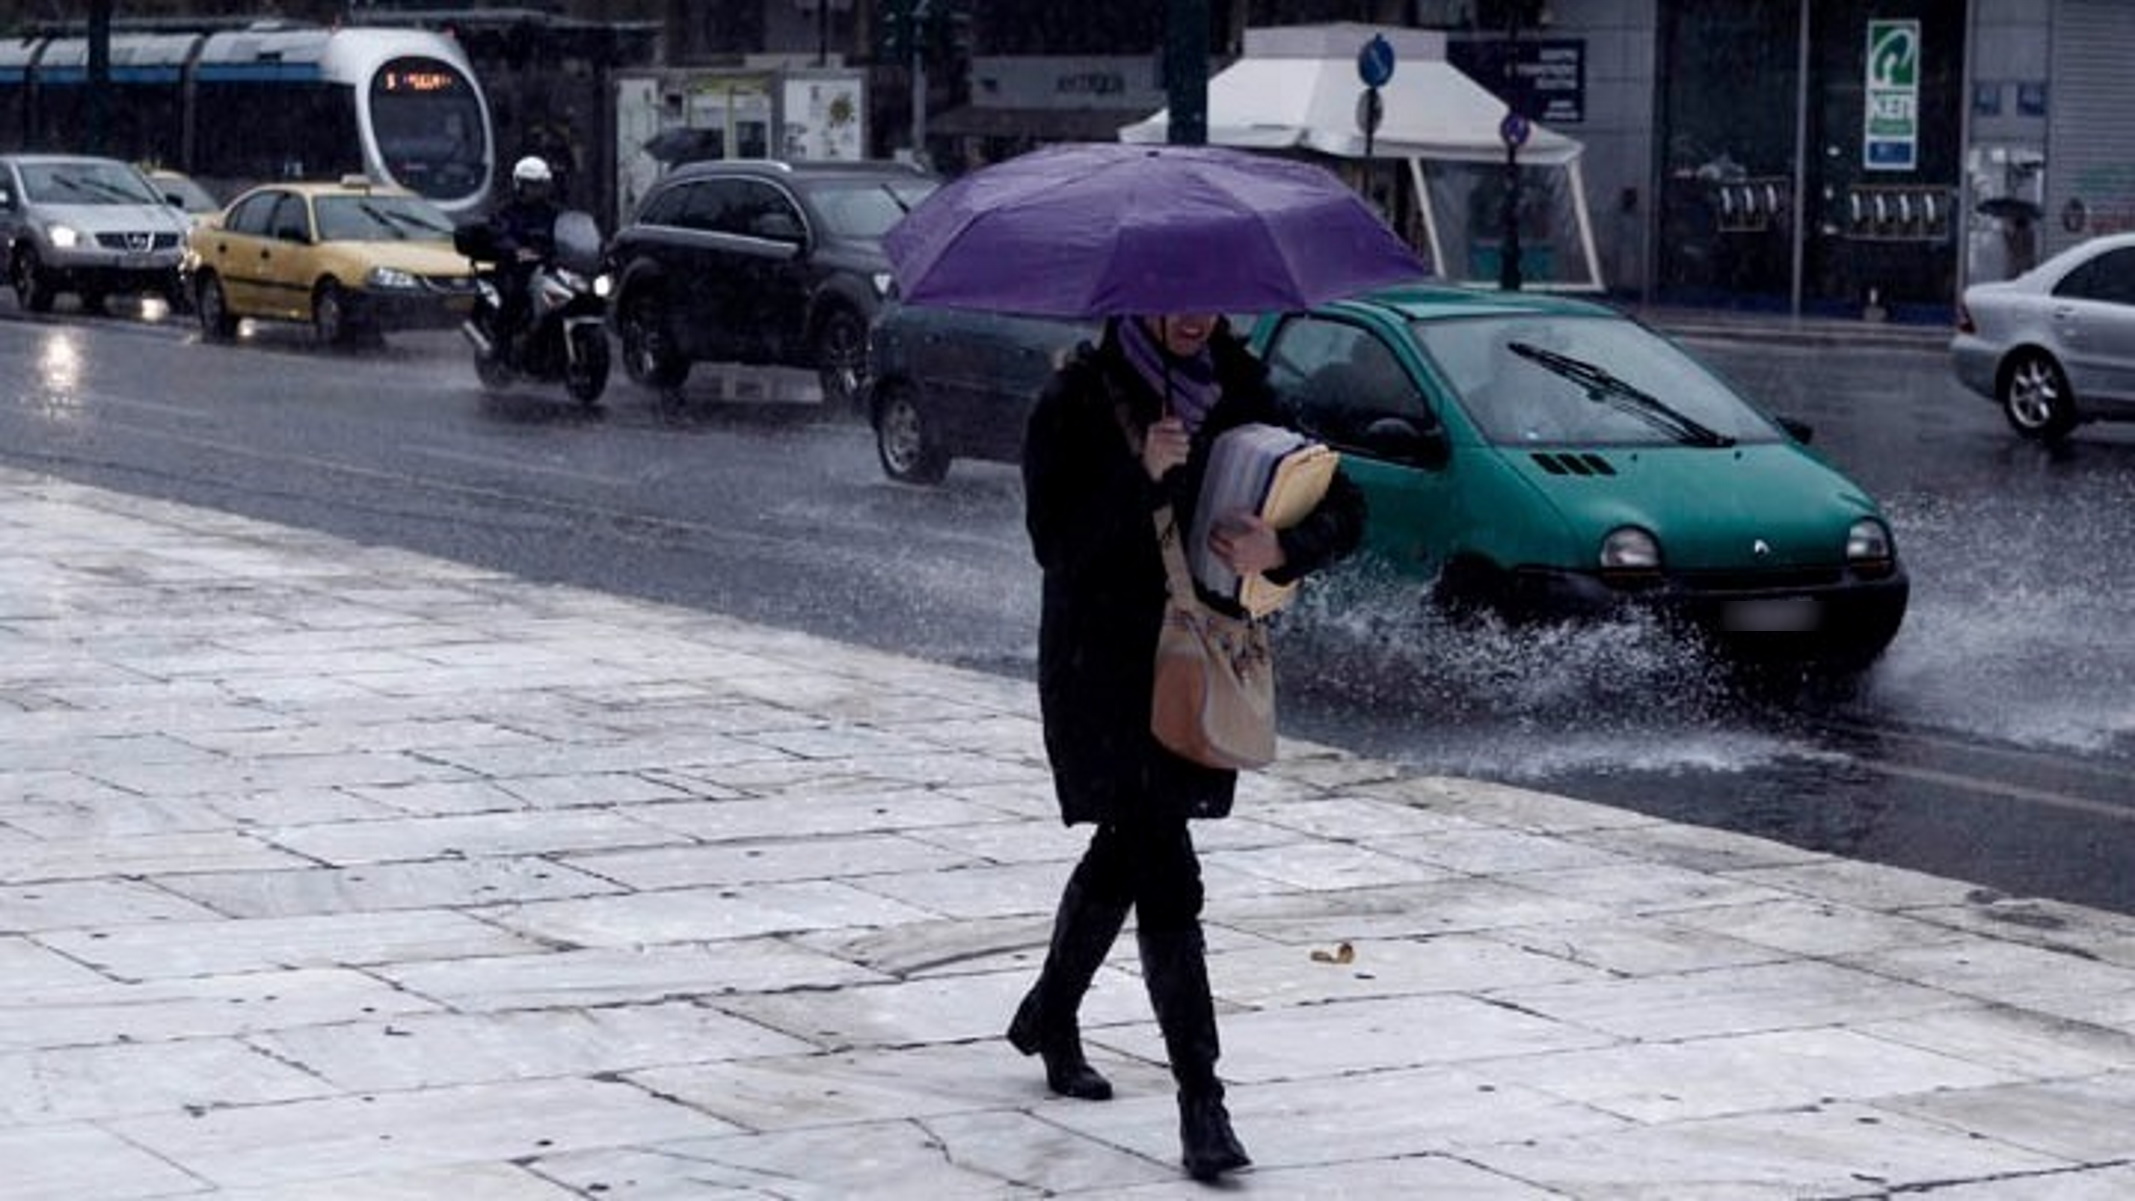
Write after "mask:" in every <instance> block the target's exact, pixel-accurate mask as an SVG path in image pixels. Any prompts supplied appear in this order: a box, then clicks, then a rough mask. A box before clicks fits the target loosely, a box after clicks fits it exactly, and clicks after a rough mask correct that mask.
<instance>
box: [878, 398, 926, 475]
mask: <svg viewBox="0 0 2135 1201" xmlns="http://www.w3.org/2000/svg"><path fill="white" fill-rule="evenodd" d="M882 447H883V449H884V450H885V451H887V452H888V453H889V459H890V465H891V466H893V467H895V468H896V469H897V470H899V471H910V470H911V469H912V464H914V463H917V462H918V461H919V449H920V448H919V414H918V413H917V412H916V411H914V410H913V408H912V406H911V404H910V403H909V402H906V401H902V400H899V401H895V402H893V403H892V404H891V405H890V408H889V411H888V412H886V413H884V414H883V415H882Z"/></svg>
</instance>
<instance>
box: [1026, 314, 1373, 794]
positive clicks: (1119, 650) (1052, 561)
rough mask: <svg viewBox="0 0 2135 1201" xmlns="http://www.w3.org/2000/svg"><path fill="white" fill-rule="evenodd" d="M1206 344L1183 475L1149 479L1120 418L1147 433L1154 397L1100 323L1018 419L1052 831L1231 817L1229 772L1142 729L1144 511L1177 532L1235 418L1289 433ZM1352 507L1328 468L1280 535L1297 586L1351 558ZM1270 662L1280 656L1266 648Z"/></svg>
mask: <svg viewBox="0 0 2135 1201" xmlns="http://www.w3.org/2000/svg"><path fill="white" fill-rule="evenodd" d="M1212 347H1213V349H1214V352H1215V357H1216V369H1217V378H1218V380H1219V381H1220V382H1221V384H1222V389H1223V390H1222V396H1221V398H1220V399H1219V400H1218V401H1217V402H1216V404H1215V407H1214V408H1212V409H1211V410H1210V411H1209V413H1208V415H1207V417H1206V418H1205V419H1204V420H1203V422H1202V425H1201V428H1200V429H1199V430H1198V431H1196V433H1195V435H1194V440H1193V452H1192V456H1191V458H1190V459H1189V461H1188V463H1187V465H1186V466H1185V467H1184V468H1182V469H1180V470H1177V471H1174V472H1172V473H1171V474H1170V475H1168V476H1167V477H1166V478H1165V480H1164V482H1163V483H1162V484H1158V483H1156V482H1153V481H1151V480H1150V479H1149V476H1148V473H1147V472H1145V471H1144V470H1143V469H1142V464H1141V459H1140V457H1139V455H1138V453H1137V452H1136V451H1135V450H1134V449H1133V448H1132V446H1130V444H1129V442H1128V440H1127V433H1126V431H1125V430H1124V429H1123V428H1122V426H1121V422H1120V416H1119V414H1120V412H1121V411H1122V408H1124V411H1125V412H1126V414H1127V416H1128V419H1129V420H1130V421H1131V422H1132V423H1133V425H1134V426H1135V427H1136V430H1137V433H1139V431H1141V430H1146V429H1147V428H1148V427H1149V426H1150V425H1151V424H1152V423H1154V422H1155V421H1156V420H1157V418H1158V417H1159V416H1160V415H1161V414H1162V411H1163V398H1162V397H1161V396H1159V395H1158V393H1157V392H1156V390H1155V389H1154V388H1152V387H1150V386H1149V384H1148V383H1147V382H1146V381H1145V380H1144V379H1143V378H1142V376H1141V375H1140V374H1139V373H1138V372H1136V371H1135V369H1134V368H1133V366H1132V365H1131V364H1129V363H1128V361H1127V359H1126V357H1125V355H1124V353H1123V352H1122V350H1121V349H1120V347H1119V345H1118V342H1117V335H1116V333H1114V332H1112V331H1111V330H1110V329H1109V328H1108V330H1107V333H1106V336H1105V338H1104V340H1103V342H1102V344H1101V345H1099V346H1097V347H1091V346H1088V345H1084V346H1083V347H1081V348H1080V349H1079V350H1078V351H1077V352H1076V354H1075V356H1074V357H1073V358H1072V359H1071V360H1070V361H1069V362H1067V363H1066V364H1065V365H1063V366H1062V367H1061V369H1060V370H1059V371H1058V372H1056V373H1055V374H1054V376H1053V378H1052V380H1051V381H1050V382H1049V383H1048V384H1047V385H1046V388H1045V390H1044V392H1043V393H1042V394H1041V395H1040V396H1039V399H1038V402H1037V405H1036V407H1035V408H1034V409H1033V410H1032V412H1031V417H1030V424H1029V427H1028V429H1027V431H1026V433H1025V439H1024V448H1023V484H1024V497H1025V506H1026V510H1025V524H1026V525H1027V527H1028V529H1029V531H1030V539H1031V549H1032V550H1033V551H1034V552H1035V553H1036V555H1037V559H1038V564H1039V566H1040V567H1041V568H1042V569H1043V571H1044V597H1043V610H1042V613H1041V615H1040V619H1039V630H1038V698H1039V704H1040V707H1041V710H1042V712H1043V715H1044V722H1045V747H1046V754H1047V756H1048V757H1049V758H1050V760H1051V762H1052V767H1053V780H1054V786H1055V791H1056V792H1057V793H1058V796H1059V799H1060V815H1061V818H1062V820H1064V821H1066V822H1067V823H1068V824H1070V825H1072V824H1074V823H1077V822H1106V821H1114V820H1120V819H1121V817H1122V816H1124V815H1128V814H1131V813H1133V812H1136V811H1139V810H1141V809H1143V808H1145V807H1148V806H1162V807H1163V808H1164V810H1165V811H1166V812H1170V813H1175V814H1178V815H1181V816H1185V817H1222V816H1225V815H1226V814H1228V813H1229V812H1230V808H1231V798H1232V793H1233V791H1234V789H1235V787H1236V785H1237V780H1238V775H1237V773H1236V772H1233V771H1226V770H1220V769H1215V768H1207V767H1202V766H1200V765H1199V764H1196V763H1193V762H1190V761H1188V760H1186V759H1182V758H1180V757H1178V756H1177V755H1174V754H1172V753H1171V752H1170V751H1168V750H1166V749H1164V747H1163V746H1162V745H1161V744H1159V743H1158V742H1157V741H1156V739H1155V737H1154V736H1152V735H1151V734H1150V733H1149V709H1150V695H1151V691H1152V689H1153V688H1154V686H1155V661H1156V642H1157V633H1158V630H1159V628H1160V626H1161V624H1162V621H1163V614H1164V563H1163V557H1162V556H1161V554H1160V553H1159V551H1158V548H1157V540H1156V526H1155V523H1154V513H1155V510H1156V509H1157V508H1158V507H1159V506H1160V505H1161V504H1162V503H1163V502H1164V501H1166V500H1169V501H1171V503H1172V507H1173V512H1174V513H1175V514H1176V516H1177V519H1178V522H1179V528H1180V529H1182V530H1183V529H1189V528H1191V524H1192V520H1193V512H1192V509H1193V500H1194V497H1195V496H1196V495H1197V494H1198V492H1199V489H1200V479H1201V474H1202V472H1203V471H1204V470H1205V468H1206V466H1207V461H1208V452H1209V446H1210V444H1211V442H1212V441H1213V440H1214V438H1215V436H1216V435H1217V434H1219V433H1221V432H1222V431H1223V430H1226V429H1229V428H1232V427H1233V426H1237V425H1243V424H1246V423H1249V422H1266V423H1268V424H1271V425H1289V424H1290V422H1289V420H1288V418H1287V417H1286V416H1285V415H1284V414H1283V412H1282V411H1281V408H1280V406H1279V405H1278V404H1277V402H1276V400H1275V398H1274V395H1273V394H1272V393H1271V392H1270V391H1269V390H1268V386H1267V373H1266V371H1265V370H1264V369H1263V368H1262V367H1261V365H1260V363H1259V361H1258V360H1256V359H1254V358H1253V357H1252V356H1251V354H1249V353H1248V352H1247V351H1246V350H1245V348H1244V347H1243V346H1242V345H1241V344H1240V343H1239V342H1238V341H1237V340H1236V339H1235V338H1233V337H1231V336H1230V335H1229V334H1228V333H1227V332H1219V334H1218V335H1217V337H1216V339H1215V341H1214V342H1213V343H1212ZM1363 528H1364V500H1363V496H1362V494H1361V493H1360V492H1358V491H1357V488H1356V485H1355V484H1353V483H1351V482H1350V480H1349V479H1348V477H1346V476H1344V475H1342V474H1341V473H1339V472H1337V473H1336V476H1335V480H1334V483H1333V485H1332V486H1331V487H1330V488H1329V490H1328V493H1327V498H1326V499H1325V500H1324V501H1322V502H1321V504H1320V506H1319V508H1318V509H1316V510H1315V511H1314V512H1313V513H1312V514H1311V515H1310V516H1309V517H1307V518H1306V519H1305V521H1304V522H1302V523H1300V524H1299V525H1297V526H1295V527H1292V528H1291V529H1288V530H1284V531H1283V532H1282V534H1281V540H1282V546H1283V554H1284V557H1285V559H1286V560H1287V562H1286V563H1285V565H1284V567H1283V568H1282V569H1281V570H1280V571H1279V572H1278V573H1275V576H1274V578H1277V579H1279V580H1287V579H1295V578H1297V577H1298V576H1301V575H1303V574H1305V573H1306V572H1309V571H1312V570H1314V569H1316V568H1318V567H1320V566H1322V565H1324V564H1326V563H1328V562H1331V561H1332V560H1333V559H1335V558H1337V557H1339V556H1341V555H1344V554H1347V553H1348V552H1349V551H1350V550H1352V549H1354V548H1355V546H1356V544H1357V542H1358V540H1359V538H1360V537H1361V536H1362V533H1363ZM1277 654H1278V656H1279V655H1280V650H1278V652H1277Z"/></svg>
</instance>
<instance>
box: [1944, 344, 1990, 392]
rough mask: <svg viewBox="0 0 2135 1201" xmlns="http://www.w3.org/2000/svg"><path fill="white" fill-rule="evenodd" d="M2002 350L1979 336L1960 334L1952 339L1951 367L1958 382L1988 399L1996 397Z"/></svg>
mask: <svg viewBox="0 0 2135 1201" xmlns="http://www.w3.org/2000/svg"><path fill="white" fill-rule="evenodd" d="M2001 360H2002V352H2001V349H2000V348H1999V347H1995V346H1989V345H1988V344H1986V343H1985V342H1982V341H1980V340H1979V339H1978V338H1974V337H1971V336H1969V335H1966V334H1959V335H1957V337H1955V338H1953V339H1951V341H1950V368H1951V370H1952V371H1954V372H1955V373H1956V375H1957V382H1958V383H1960V384H1963V385H1964V386H1965V387H1967V388H1970V389H1971V390H1972V391H1974V392H1977V393H1979V394H1980V395H1981V396H1984V397H1987V398H1988V399H1990V400H1991V399H1994V398H1995V390H1996V389H1995V378H1994V377H1995V375H1996V373H1997V372H1999V371H2000V369H2001Z"/></svg>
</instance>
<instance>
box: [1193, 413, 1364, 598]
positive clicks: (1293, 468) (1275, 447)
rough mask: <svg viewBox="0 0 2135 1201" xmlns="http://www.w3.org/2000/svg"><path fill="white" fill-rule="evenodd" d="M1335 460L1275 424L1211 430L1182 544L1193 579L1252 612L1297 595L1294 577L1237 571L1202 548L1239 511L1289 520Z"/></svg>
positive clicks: (1283, 525)
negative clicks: (1212, 440)
mask: <svg viewBox="0 0 2135 1201" xmlns="http://www.w3.org/2000/svg"><path fill="white" fill-rule="evenodd" d="M1340 461H1341V456H1340V455H1338V454H1336V453H1335V452H1334V451H1332V450H1330V449H1328V448H1327V447H1325V446H1323V445H1321V444H1320V443H1318V442H1314V441H1313V440H1312V439H1310V438H1307V437H1305V436H1304V435H1303V434H1300V433H1298V432H1296V431H1295V430H1287V429H1283V428H1282V427H1280V426H1274V425H1259V424H1255V425H1241V426H1239V427H1237V428H1236V429H1230V430H1225V431H1224V432H1223V433H1222V434H1220V435H1218V436H1217V438H1216V444H1215V446H1214V447H1213V448H1212V449H1211V450H1210V452H1209V459H1208V474H1207V475H1206V476H1205V477H1203V479H1202V481H1201V498H1200V500H1199V501H1198V502H1197V503H1196V504H1195V506H1194V523H1193V529H1192V530H1191V531H1190V536H1189V537H1188V539H1187V544H1186V545H1187V560H1186V561H1187V563H1188V565H1189V566H1191V567H1192V568H1193V573H1194V580H1195V582H1196V583H1198V584H1200V585H1201V587H1202V588H1203V589H1204V590H1206V591H1207V592H1209V593H1210V594H1211V595H1214V596H1220V597H1224V598H1226V599H1229V600H1231V601H1234V602H1236V603H1237V604H1238V606H1239V607H1240V608H1242V609H1244V610H1245V611H1246V612H1247V613H1249V614H1251V615H1252V616H1254V617H1264V616H1266V615H1267V614H1269V613H1273V612H1274V611H1275V610H1277V609H1280V608H1282V607H1283V606H1284V605H1286V604H1289V603H1290V599H1291V597H1293V596H1294V595H1295V594H1296V592H1297V584H1296V582H1295V581H1293V582H1291V583H1288V584H1277V583H1274V582H1272V581H1270V580H1269V579H1268V578H1267V577H1266V576H1263V575H1260V574H1259V573H1257V572H1256V573H1254V574H1252V575H1249V576H1240V575H1239V574H1238V573H1237V572H1235V571H1232V570H1231V569H1230V567H1229V565H1227V564H1225V563H1224V562H1223V560H1222V559H1220V558H1218V557H1217V555H1216V553H1215V551H1213V550H1211V549H1210V548H1209V544H1208V535H1209V531H1210V530H1212V529H1214V528H1215V526H1216V523H1217V522H1219V521H1221V520H1222V519H1223V518H1224V517H1227V516H1231V515H1235V514H1237V513H1241V512H1243V513H1258V514H1259V515H1260V517H1261V519H1262V520H1264V521H1266V522H1267V523H1268V524H1269V525H1272V526H1274V527H1275V528H1276V529H1279V530H1282V529H1288V528H1290V527H1291V526H1293V525H1296V524H1297V523H1298V522H1300V521H1303V520H1304V519H1305V515H1306V514H1308V513H1310V512H1312V510H1313V508H1314V507H1315V506H1317V505H1318V504H1319V503H1320V498H1321V497H1323V496H1325V495H1327V484H1328V482H1329V481H1330V480H1332V479H1333V478H1334V469H1335V465H1336V464H1337V463H1339V462H1340Z"/></svg>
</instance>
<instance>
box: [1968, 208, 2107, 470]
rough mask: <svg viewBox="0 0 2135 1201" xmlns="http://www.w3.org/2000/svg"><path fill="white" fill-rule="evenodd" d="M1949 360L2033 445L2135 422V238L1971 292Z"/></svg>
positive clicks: (2074, 251)
mask: <svg viewBox="0 0 2135 1201" xmlns="http://www.w3.org/2000/svg"><path fill="white" fill-rule="evenodd" d="M1950 363H1951V366H1952V367H1953V368H1954V369H1955V371H1956V373H1957V378H1958V379H1959V380H1960V381H1961V382H1962V383H1963V384H1964V385H1965V386H1966V387H1967V388H1970V389H1972V390H1973V391H1974V392H1977V393H1979V394H1980V395H1982V396H1985V397H1987V398H1989V399H1991V400H1994V401H1995V402H1997V403H1999V404H2000V405H2001V408H2002V415H2003V416H2005V417H2007V418H2008V419H2009V424H2010V426H2011V427H2013V428H2014V429H2015V430H2016V432H2017V433H2019V434H2022V435H2023V436H2025V437H2027V438H2037V439H2041V440H2044V441H2049V442H2051V441H2058V440H2060V439H2062V438H2065V437H2067V436H2068V434H2069V432H2070V431H2071V430H2074V429H2075V428H2076V426H2077V425H2079V424H2081V423H2083V422H2086V421H2135V233H2124V234H2112V235H2108V236H2105V237H2099V238H2092V239H2091V240H2089V241H2087V242H2083V243H2081V244H2079V245H2076V246H2072V247H2070V248H2069V249H2067V250H2064V251H2062V252H2061V253H2059V254H2057V255H2055V256H2054V257H2052V258H2050V259H2048V260H2046V261H2045V262H2043V263H2041V264H2039V265H2038V266H2037V267H2034V268H2032V269H2031V270H2029V271H2027V272H2025V273H2024V274H2022V275H2020V276H2018V277H2017V278H2015V279H2012V280H2006V281H2003V282H2000V283H1984V284H1974V285H1972V286H1971V287H1969V288H1966V289H1965V291H1964V297H1963V303H1962V304H1961V305H1960V306H1959V308H1958V313H1957V335H1956V337H1954V338H1952V339H1951V340H1950Z"/></svg>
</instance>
